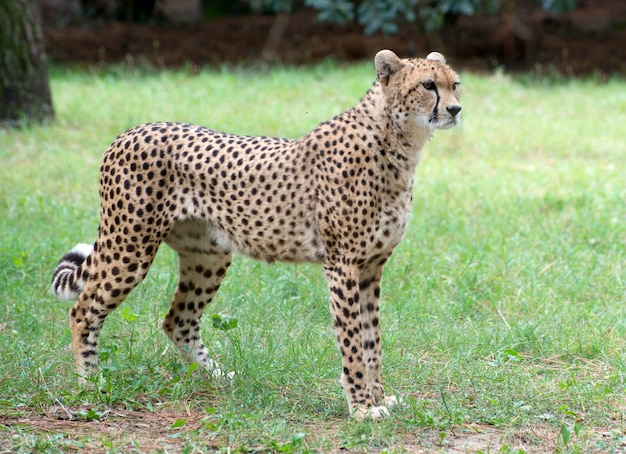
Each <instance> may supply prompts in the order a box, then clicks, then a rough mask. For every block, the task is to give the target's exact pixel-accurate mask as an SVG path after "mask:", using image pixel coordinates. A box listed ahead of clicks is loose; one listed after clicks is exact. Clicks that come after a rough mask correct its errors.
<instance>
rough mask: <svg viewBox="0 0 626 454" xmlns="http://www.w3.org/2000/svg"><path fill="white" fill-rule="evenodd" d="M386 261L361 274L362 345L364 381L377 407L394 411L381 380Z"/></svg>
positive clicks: (392, 401) (395, 400)
mask: <svg viewBox="0 0 626 454" xmlns="http://www.w3.org/2000/svg"><path fill="white" fill-rule="evenodd" d="M386 260H387V259H386V258H385V259H382V260H381V259H379V260H378V262H377V263H376V264H373V265H371V266H369V267H368V268H366V269H365V270H363V271H362V272H361V279H360V281H359V290H360V296H361V298H360V300H359V305H360V309H361V336H362V337H361V344H362V346H363V360H364V362H365V370H366V377H367V382H368V384H369V386H370V387H371V389H372V392H373V395H374V401H375V403H376V405H385V406H387V407H393V406H395V405H397V404H398V401H397V399H396V397H395V396H385V393H384V391H383V387H382V384H381V379H380V368H381V365H382V352H381V343H380V310H379V301H380V284H381V280H382V274H383V267H384V264H385V262H386Z"/></svg>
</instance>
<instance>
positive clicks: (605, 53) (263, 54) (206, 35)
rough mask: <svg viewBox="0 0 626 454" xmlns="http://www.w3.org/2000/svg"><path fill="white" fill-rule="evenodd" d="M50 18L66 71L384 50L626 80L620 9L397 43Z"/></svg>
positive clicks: (50, 46) (318, 30)
mask: <svg viewBox="0 0 626 454" xmlns="http://www.w3.org/2000/svg"><path fill="white" fill-rule="evenodd" d="M522 3H523V2H521V1H520V2H518V4H522ZM532 3H533V5H534V4H535V3H536V2H532ZM46 17H48V21H47V22H48V25H46V26H45V39H46V47H47V52H48V54H49V56H50V57H51V59H52V60H53V61H55V62H60V63H78V64H85V65H94V64H99V63H114V62H115V63H119V62H145V63H147V64H150V65H155V66H157V67H176V66H180V65H183V64H191V65H199V66H202V65H211V66H216V65H223V64H240V63H243V64H252V63H258V62H264V63H273V62H277V61H280V62H283V63H287V64H295V65H301V64H308V63H314V62H319V61H320V60H323V59H325V58H329V57H330V58H335V59H336V60H339V61H342V62H344V61H347V62H351V61H358V60H364V59H371V58H372V56H373V55H374V54H375V53H376V52H377V51H378V50H380V49H381V48H390V49H393V50H395V51H396V52H397V53H398V54H401V55H402V56H423V55H425V54H426V53H428V52H429V51H431V50H434V49H437V50H440V51H443V53H444V54H445V55H446V56H447V57H448V58H449V60H450V61H451V62H452V63H453V64H454V65H455V66H456V67H457V68H460V69H473V70H479V71H491V70H493V69H494V68H498V67H503V68H506V69H507V70H510V71H527V70H534V71H540V72H558V73H561V74H565V75H586V74H591V73H599V74H600V75H610V74H616V73H617V74H622V75H624V74H626V46H624V43H625V42H626V2H624V1H623V0H579V2H578V8H577V9H576V10H575V11H572V12H570V13H567V14H561V15H553V14H550V13H547V12H545V11H542V10H541V9H539V8H538V7H537V6H529V7H526V8H520V9H519V10H518V12H517V13H516V14H515V15H512V14H502V15H499V16H474V17H467V16H461V17H459V18H458V20H457V22H456V24H455V25H454V27H453V26H446V27H444V28H443V29H441V30H439V31H438V32H436V33H424V32H422V31H420V30H419V29H418V28H417V27H416V26H415V25H407V26H404V27H402V28H401V29H400V31H399V33H398V34H396V35H394V36H383V35H380V34H377V35H374V36H363V34H362V31H361V28H360V27H358V26H356V25H354V24H345V25H336V24H325V23H320V22H318V21H317V20H316V19H315V13H314V12H313V11H310V10H302V11H299V12H298V13H296V14H294V15H292V16H288V17H287V16H279V17H276V16H242V17H232V18H225V19H220V20H214V21H211V22H208V23H203V24H175V23H173V22H170V23H168V24H166V25H160V26H156V25H141V24H129V23H122V22H100V23H97V24H93V23H89V24H86V23H75V24H72V25H58V21H54V20H52V19H51V17H56V16H55V13H54V11H52V12H51V11H48V12H47V14H46ZM54 23H57V25H54Z"/></svg>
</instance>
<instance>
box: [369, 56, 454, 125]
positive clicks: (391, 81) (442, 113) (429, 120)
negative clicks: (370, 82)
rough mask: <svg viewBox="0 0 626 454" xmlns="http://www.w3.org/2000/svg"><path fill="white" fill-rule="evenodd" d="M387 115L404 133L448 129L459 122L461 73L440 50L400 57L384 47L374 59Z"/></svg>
mask: <svg viewBox="0 0 626 454" xmlns="http://www.w3.org/2000/svg"><path fill="white" fill-rule="evenodd" d="M374 63H375V66H376V76H377V81H378V83H380V85H381V87H382V90H383V94H384V99H385V109H386V113H387V116H388V117H389V119H390V120H391V122H392V123H393V124H394V126H395V127H396V128H399V130H400V132H401V133H403V134H404V135H407V134H408V135H411V134H415V133H418V132H419V130H420V129H421V130H424V129H426V130H427V131H429V132H430V133H432V131H434V130H435V129H447V128H452V127H454V126H455V125H456V124H457V123H459V120H460V115H459V112H460V111H461V106H460V105H459V94H460V93H459V84H460V79H459V76H458V75H457V74H456V72H454V70H453V69H452V68H451V67H450V66H448V65H447V64H446V60H445V58H444V57H443V55H441V54H440V53H439V52H431V53H430V54H428V56H427V57H426V58H406V59H400V58H399V57H398V56H397V55H396V54H394V53H393V52H392V51H390V50H381V51H380V52H378V53H377V54H376V57H375V59H374Z"/></svg>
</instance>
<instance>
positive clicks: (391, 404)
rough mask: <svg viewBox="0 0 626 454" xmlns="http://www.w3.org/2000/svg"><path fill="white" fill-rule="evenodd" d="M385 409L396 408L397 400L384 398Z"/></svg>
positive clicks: (391, 397) (388, 397)
mask: <svg viewBox="0 0 626 454" xmlns="http://www.w3.org/2000/svg"><path fill="white" fill-rule="evenodd" d="M384 401H385V407H389V408H393V407H397V406H398V399H397V398H396V396H385V398H384Z"/></svg>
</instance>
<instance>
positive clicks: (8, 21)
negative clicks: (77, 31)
mask: <svg viewBox="0 0 626 454" xmlns="http://www.w3.org/2000/svg"><path fill="white" fill-rule="evenodd" d="M52 116H54V110H53V109H52V99H51V96H50V85H49V83H48V69H47V66H46V59H45V54H44V46H43V33H42V31H41V12H40V4H39V0H0V123H7V124H19V123H20V122H22V121H27V122H31V121H34V122H41V121H43V120H44V119H46V118H48V117H52Z"/></svg>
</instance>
